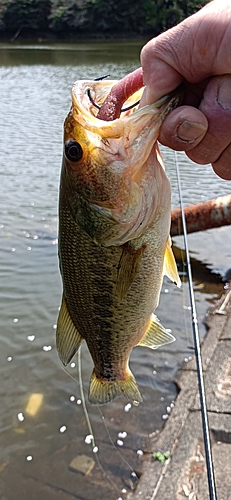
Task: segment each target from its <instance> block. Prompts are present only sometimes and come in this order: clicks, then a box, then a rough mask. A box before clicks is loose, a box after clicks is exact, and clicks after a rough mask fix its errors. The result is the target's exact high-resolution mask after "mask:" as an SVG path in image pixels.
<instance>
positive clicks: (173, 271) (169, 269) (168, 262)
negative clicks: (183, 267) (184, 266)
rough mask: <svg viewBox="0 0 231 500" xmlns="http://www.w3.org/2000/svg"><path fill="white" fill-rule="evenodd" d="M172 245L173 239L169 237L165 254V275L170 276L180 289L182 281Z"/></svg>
mask: <svg viewBox="0 0 231 500" xmlns="http://www.w3.org/2000/svg"><path fill="white" fill-rule="evenodd" d="M171 245H172V243H171V238H170V236H169V237H168V241H167V244H166V248H165V254H164V274H166V276H168V278H169V279H170V280H171V281H173V283H175V284H176V285H177V286H178V287H179V288H180V287H181V280H180V277H179V274H178V271H177V267H176V261H175V257H174V255H173V251H172V249H171Z"/></svg>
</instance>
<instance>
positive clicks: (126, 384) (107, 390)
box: [88, 370, 143, 405]
mask: <svg viewBox="0 0 231 500" xmlns="http://www.w3.org/2000/svg"><path fill="white" fill-rule="evenodd" d="M117 396H125V398H128V399H130V400H131V401H133V403H134V404H139V403H141V402H142V401H143V399H142V396H141V394H140V391H139V389H138V387H137V384H136V381H135V379H134V377H133V375H132V373H131V372H130V370H129V372H128V375H127V378H126V380H116V381H114V380H113V381H110V380H102V379H100V378H98V377H97V375H96V373H95V371H94V370H93V372H92V376H91V381H90V387H89V394H88V399H89V402H90V403H91V404H95V405H102V404H106V403H109V401H112V400H113V399H114V398H116V397H117Z"/></svg>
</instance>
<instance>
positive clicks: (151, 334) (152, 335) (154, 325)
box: [137, 314, 176, 349]
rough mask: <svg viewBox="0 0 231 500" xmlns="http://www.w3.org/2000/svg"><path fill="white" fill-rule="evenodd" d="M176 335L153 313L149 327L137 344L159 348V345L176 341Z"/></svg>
mask: <svg viewBox="0 0 231 500" xmlns="http://www.w3.org/2000/svg"><path fill="white" fill-rule="evenodd" d="M174 340H176V339H175V337H173V335H171V333H169V332H167V330H166V329H165V328H164V327H163V326H162V325H161V323H160V321H159V320H158V318H157V316H156V315H155V314H152V316H151V319H150V323H149V325H148V328H147V330H146V332H145V334H144V335H143V337H142V339H141V340H140V342H139V343H138V344H137V345H140V346H145V347H150V348H151V349H157V348H158V347H160V346H162V345H165V344H170V343H171V342H174Z"/></svg>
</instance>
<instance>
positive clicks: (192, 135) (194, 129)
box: [177, 120, 206, 142]
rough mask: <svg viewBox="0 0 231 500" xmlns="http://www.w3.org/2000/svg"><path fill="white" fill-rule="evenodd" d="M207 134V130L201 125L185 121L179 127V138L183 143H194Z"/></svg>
mask: <svg viewBox="0 0 231 500" xmlns="http://www.w3.org/2000/svg"><path fill="white" fill-rule="evenodd" d="M205 132H206V128H205V127H204V125H202V124H201V123H193V122H188V121H187V120H185V121H184V122H182V123H181V124H180V125H179V126H178V127H177V137H178V139H180V140H181V141H185V142H194V141H196V140H197V139H200V137H203V135H204V134H205Z"/></svg>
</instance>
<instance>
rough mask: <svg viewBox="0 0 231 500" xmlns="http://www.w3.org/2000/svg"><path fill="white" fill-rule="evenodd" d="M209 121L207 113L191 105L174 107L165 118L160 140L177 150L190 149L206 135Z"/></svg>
mask: <svg viewBox="0 0 231 500" xmlns="http://www.w3.org/2000/svg"><path fill="white" fill-rule="evenodd" d="M207 129H208V122H207V119H206V117H205V115H204V114H203V113H202V112H201V111H199V110H198V109H196V108H193V107H191V106H181V107H179V108H176V109H174V111H172V112H171V113H170V114H169V115H168V116H167V117H166V118H165V120H164V122H163V125H162V127H161V130H160V136H159V141H160V142H161V143H162V144H163V145H164V146H168V147H169V148H172V149H175V150H176V151H189V150H190V149H192V148H194V147H195V146H197V144H199V143H200V141H201V140H202V139H203V137H204V136H205V134H206V132H207Z"/></svg>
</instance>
